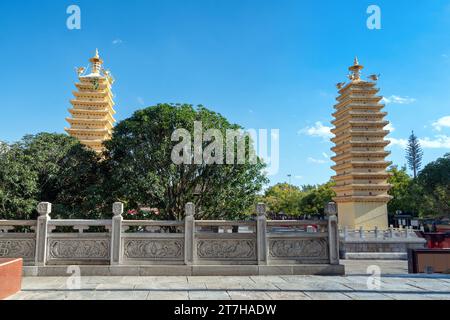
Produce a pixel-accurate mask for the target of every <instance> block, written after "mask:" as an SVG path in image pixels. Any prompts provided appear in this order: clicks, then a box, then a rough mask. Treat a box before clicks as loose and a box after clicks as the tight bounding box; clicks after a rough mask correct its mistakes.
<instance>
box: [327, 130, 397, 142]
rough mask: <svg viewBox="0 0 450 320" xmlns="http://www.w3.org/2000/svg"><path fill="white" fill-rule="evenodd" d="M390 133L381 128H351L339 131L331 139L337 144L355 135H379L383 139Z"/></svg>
mask: <svg viewBox="0 0 450 320" xmlns="http://www.w3.org/2000/svg"><path fill="white" fill-rule="evenodd" d="M388 134H389V130H381V131H362V130H349V131H341V132H339V134H337V135H335V137H334V138H332V139H331V141H332V142H334V143H336V144H337V143H339V142H342V141H346V140H349V139H351V138H353V137H379V138H381V139H383V138H384V137H386V136H387V135H388Z"/></svg>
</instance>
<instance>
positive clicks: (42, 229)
mask: <svg viewBox="0 0 450 320" xmlns="http://www.w3.org/2000/svg"><path fill="white" fill-rule="evenodd" d="M37 212H38V213H39V217H38V219H37V228H36V259H35V264H36V266H45V264H46V263H47V238H48V233H49V232H50V231H49V228H48V222H49V221H50V220H51V218H50V213H51V212H52V204H51V203H49V202H41V203H39V204H38V206H37Z"/></svg>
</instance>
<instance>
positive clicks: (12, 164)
mask: <svg viewBox="0 0 450 320" xmlns="http://www.w3.org/2000/svg"><path fill="white" fill-rule="evenodd" d="M98 160H99V159H98V158H97V156H96V155H95V153H93V152H92V151H90V150H88V149H86V148H85V147H83V146H82V145H80V144H79V142H78V141H77V140H76V139H74V138H71V137H69V136H67V135H64V134H56V133H39V134H36V135H26V136H25V137H23V138H22V139H21V140H20V141H18V142H17V143H14V144H12V145H7V144H5V143H3V144H1V145H0V217H3V218H8V219H11V218H16V219H30V218H34V217H35V216H36V205H37V203H39V202H40V201H47V202H51V203H53V212H52V216H53V217H62V218H70V217H95V215H94V213H98V214H99V213H100V212H101V210H100V209H101V208H103V207H104V203H103V200H102V199H103V198H104V196H103V195H100V193H101V190H102V189H101V187H102V186H101V181H102V179H101V177H102V175H101V174H100V162H98ZM109 215H110V213H109Z"/></svg>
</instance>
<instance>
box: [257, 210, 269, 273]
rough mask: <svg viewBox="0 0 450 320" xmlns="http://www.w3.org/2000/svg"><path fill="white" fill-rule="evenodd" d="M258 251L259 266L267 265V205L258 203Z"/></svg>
mask: <svg viewBox="0 0 450 320" xmlns="http://www.w3.org/2000/svg"><path fill="white" fill-rule="evenodd" d="M256 214H257V218H256V250H257V256H258V264H262V265H265V264H267V256H268V252H267V218H266V205H265V204H264V203H258V204H257V205H256Z"/></svg>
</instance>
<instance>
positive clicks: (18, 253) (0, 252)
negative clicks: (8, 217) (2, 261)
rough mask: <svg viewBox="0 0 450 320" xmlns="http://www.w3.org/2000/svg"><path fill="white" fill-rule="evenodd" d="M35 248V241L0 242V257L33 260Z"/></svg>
mask: <svg viewBox="0 0 450 320" xmlns="http://www.w3.org/2000/svg"><path fill="white" fill-rule="evenodd" d="M35 248H36V241H35V240H34V239H21V240H0V257H1V258H23V259H33V258H34V252H35Z"/></svg>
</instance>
